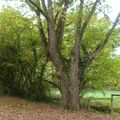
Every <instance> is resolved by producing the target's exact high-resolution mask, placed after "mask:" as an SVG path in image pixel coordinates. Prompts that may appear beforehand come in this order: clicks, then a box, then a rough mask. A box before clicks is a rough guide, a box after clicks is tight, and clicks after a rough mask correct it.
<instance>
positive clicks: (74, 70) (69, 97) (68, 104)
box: [61, 57, 80, 110]
mask: <svg viewBox="0 0 120 120" xmlns="http://www.w3.org/2000/svg"><path fill="white" fill-rule="evenodd" d="M79 67H80V66H79V60H78V59H75V57H71V64H70V70H69V75H66V74H64V75H62V80H61V89H62V104H63V106H64V108H67V109H71V110H79V109H80V97H79V95H80V68H79Z"/></svg>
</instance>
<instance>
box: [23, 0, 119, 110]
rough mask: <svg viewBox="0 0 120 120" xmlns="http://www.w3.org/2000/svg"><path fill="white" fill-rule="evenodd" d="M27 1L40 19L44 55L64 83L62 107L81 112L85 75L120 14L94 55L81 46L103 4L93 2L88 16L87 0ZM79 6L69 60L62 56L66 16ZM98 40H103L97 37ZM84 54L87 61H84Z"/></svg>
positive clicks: (98, 0)
mask: <svg viewBox="0 0 120 120" xmlns="http://www.w3.org/2000/svg"><path fill="white" fill-rule="evenodd" d="M25 1H26V3H27V4H28V5H29V6H30V8H31V9H32V10H33V11H34V12H35V13H36V15H37V22H38V28H39V33H40V37H41V39H42V43H43V47H44V52H45V54H46V56H47V57H48V58H49V60H50V61H51V62H52V63H53V65H54V66H55V68H56V75H57V77H58V79H59V80H60V83H61V86H60V88H61V91H62V104H63V106H64V107H65V108H68V109H73V110H78V109H79V108H80V104H79V103H80V98H79V95H80V92H81V90H82V89H83V87H84V81H83V76H84V73H85V71H86V69H87V68H88V67H89V65H90V64H91V63H92V61H93V60H94V58H95V57H96V56H97V55H98V53H100V52H101V50H102V49H103V48H104V47H105V45H106V43H107V42H108V40H109V37H110V35H111V34H112V32H113V30H114V28H115V26H116V25H117V23H118V22H119V17H120V13H119V14H118V16H117V17H116V20H115V22H114V23H113V25H112V26H111V28H110V29H109V30H108V32H107V33H106V36H104V39H103V40H101V42H98V43H97V44H96V47H95V49H94V50H93V51H92V52H88V51H87V49H86V47H85V45H83V44H82V43H83V42H84V35H85V32H86V29H87V27H88V25H89V22H90V20H91V17H92V16H93V14H94V13H95V11H96V7H97V6H98V5H101V3H102V1H100V0H96V1H94V2H93V1H91V4H90V6H87V8H88V9H89V12H88V11H87V14H85V12H84V10H86V9H85V8H86V5H85V1H84V0H25ZM76 3H77V4H79V5H78V6H77V7H76V10H78V12H77V23H76V27H74V29H76V32H75V33H74V36H75V37H74V42H73V46H72V47H71V50H70V58H69V59H66V58H65V57H64V56H63V54H62V52H61V49H62V47H61V46H62V44H63V40H64V35H65V34H64V29H65V26H66V24H67V21H66V17H67V14H69V13H70V12H71V11H72V10H74V9H70V7H71V6H72V7H74V6H76V5H75V4H76ZM96 12H97V11H96ZM65 22H66V24H65ZM45 23H46V25H45ZM44 25H45V26H44ZM91 27H92V26H91ZM70 29H71V28H70ZM69 32H70V31H69ZM91 34H92V33H91ZM98 39H100V38H99V37H98ZM81 50H82V51H84V52H82V51H81ZM83 54H84V57H82V56H83Z"/></svg>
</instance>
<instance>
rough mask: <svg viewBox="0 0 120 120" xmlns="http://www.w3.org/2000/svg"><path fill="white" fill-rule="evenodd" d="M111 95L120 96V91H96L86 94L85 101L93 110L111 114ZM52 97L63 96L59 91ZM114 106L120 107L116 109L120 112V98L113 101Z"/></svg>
mask: <svg viewBox="0 0 120 120" xmlns="http://www.w3.org/2000/svg"><path fill="white" fill-rule="evenodd" d="M111 94H120V91H107V90H105V91H100V90H95V91H91V92H86V93H85V95H84V97H83V99H85V100H86V101H87V102H90V103H88V104H90V106H91V108H93V109H95V110H98V111H102V112H105V111H107V112H110V109H111ZM52 96H54V97H60V96H61V94H60V92H59V91H53V92H52ZM113 104H114V106H119V107H118V108H114V110H115V111H116V110H117V111H120V96H117V97H114V100H113Z"/></svg>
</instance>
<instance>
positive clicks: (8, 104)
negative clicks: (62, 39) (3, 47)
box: [0, 96, 120, 120]
mask: <svg viewBox="0 0 120 120" xmlns="http://www.w3.org/2000/svg"><path fill="white" fill-rule="evenodd" d="M0 120H120V115H119V114H115V115H110V114H102V113H93V112H87V111H85V110H80V111H77V112H73V111H68V110H63V109H62V107H60V106H55V105H47V104H42V103H32V102H28V101H25V100H22V99H20V98H15V97H5V96H3V97H0Z"/></svg>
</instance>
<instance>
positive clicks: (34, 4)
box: [25, 0, 48, 20]
mask: <svg viewBox="0 0 120 120" xmlns="http://www.w3.org/2000/svg"><path fill="white" fill-rule="evenodd" d="M25 1H26V2H27V3H28V2H29V3H30V4H31V5H33V6H34V8H36V9H37V10H38V11H39V12H40V13H41V14H42V15H43V16H44V17H45V18H46V20H48V16H47V15H46V13H45V11H43V10H42V9H41V8H40V7H39V6H38V5H37V4H36V3H35V2H34V1H32V0H25Z"/></svg>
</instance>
